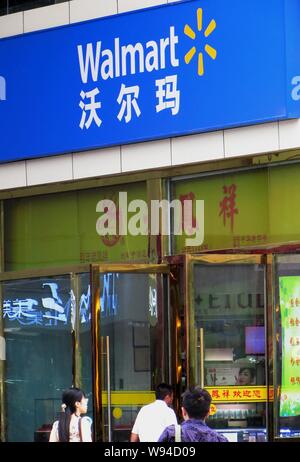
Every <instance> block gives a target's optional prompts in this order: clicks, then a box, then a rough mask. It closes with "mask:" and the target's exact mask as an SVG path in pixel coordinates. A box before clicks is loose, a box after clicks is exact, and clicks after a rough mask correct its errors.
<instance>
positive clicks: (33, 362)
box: [2, 276, 72, 441]
mask: <svg viewBox="0 0 300 462" xmlns="http://www.w3.org/2000/svg"><path fill="white" fill-rule="evenodd" d="M2 297H3V302H2V309H3V324H4V326H3V327H4V337H5V344H6V369H5V377H4V379H5V380H4V384H5V390H4V392H5V402H6V422H7V440H8V441H34V440H36V441H38V440H45V439H46V438H48V437H49V430H50V429H51V425H52V423H53V421H54V420H55V418H56V414H57V411H59V409H60V404H61V394H62V391H63V390H64V389H65V388H68V387H70V386H72V340H71V297H70V279H69V277H68V276H62V277H56V278H51V277H49V278H37V279H30V280H18V281H13V282H5V283H3V284H2Z"/></svg>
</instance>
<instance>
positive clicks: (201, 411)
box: [158, 387, 228, 443]
mask: <svg viewBox="0 0 300 462" xmlns="http://www.w3.org/2000/svg"><path fill="white" fill-rule="evenodd" d="M210 404H211V396H210V394H209V393H208V391H206V390H204V389H202V388H199V387H196V388H194V389H193V390H187V391H186V392H185V393H183V395H182V408H181V409H182V416H183V418H184V422H183V423H182V425H181V441H184V442H188V441H190V442H196V441H198V442H219V443H225V442H227V441H228V440H227V438H225V436H223V435H221V434H220V433H218V432H216V431H215V430H212V429H211V428H209V427H208V426H207V425H206V423H205V419H206V417H208V415H209V410H210ZM163 441H169V442H174V441H175V425H170V426H169V427H167V428H166V429H165V430H164V431H163V433H162V434H161V435H160V437H159V440H158V442H163Z"/></svg>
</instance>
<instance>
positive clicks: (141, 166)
mask: <svg viewBox="0 0 300 462" xmlns="http://www.w3.org/2000/svg"><path fill="white" fill-rule="evenodd" d="M121 158H122V172H129V171H135V170H146V169H150V168H159V167H165V166H168V165H171V144H170V140H169V139H167V140H161V141H149V142H147V143H137V144H129V145H127V146H121Z"/></svg>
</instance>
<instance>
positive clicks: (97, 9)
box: [70, 0, 118, 23]
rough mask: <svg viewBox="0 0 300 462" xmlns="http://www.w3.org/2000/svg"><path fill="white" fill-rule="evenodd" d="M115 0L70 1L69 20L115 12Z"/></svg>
mask: <svg viewBox="0 0 300 462" xmlns="http://www.w3.org/2000/svg"><path fill="white" fill-rule="evenodd" d="M117 12H118V7H117V0H73V1H71V2H70V22H71V23H73V22H78V21H86V20H88V19H94V18H101V17H103V16H109V15H111V14H117Z"/></svg>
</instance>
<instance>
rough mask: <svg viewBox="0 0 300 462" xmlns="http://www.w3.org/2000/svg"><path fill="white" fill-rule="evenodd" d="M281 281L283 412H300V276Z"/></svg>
mask: <svg viewBox="0 0 300 462" xmlns="http://www.w3.org/2000/svg"><path fill="white" fill-rule="evenodd" d="M279 283H280V315H281V329H282V336H281V342H282V345H281V347H282V373H281V396H280V416H281V417H290V416H296V415H300V330H299V325H300V276H284V277H280V278H279Z"/></svg>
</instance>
